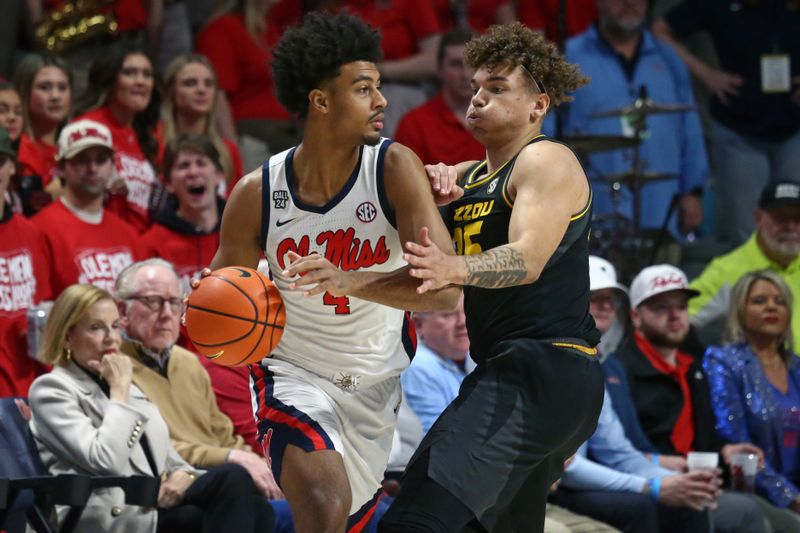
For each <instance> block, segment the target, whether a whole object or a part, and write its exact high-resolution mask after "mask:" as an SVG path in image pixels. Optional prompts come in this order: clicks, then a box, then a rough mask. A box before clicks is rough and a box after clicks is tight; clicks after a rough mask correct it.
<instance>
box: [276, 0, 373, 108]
mask: <svg viewBox="0 0 800 533" xmlns="http://www.w3.org/2000/svg"><path fill="white" fill-rule="evenodd" d="M380 40H381V38H380V34H379V33H378V32H377V31H375V30H374V29H373V28H371V27H370V26H368V25H367V24H365V23H364V22H362V21H361V20H360V19H358V18H356V17H354V16H352V15H348V14H346V13H342V14H338V15H330V14H325V13H321V12H315V13H309V14H308V15H306V17H305V18H304V19H303V23H302V24H301V25H299V26H295V27H292V28H289V29H288V30H286V33H284V35H283V37H282V38H281V40H280V41H279V42H278V45H277V47H276V48H275V51H274V52H273V56H274V59H273V61H272V78H273V80H274V81H275V89H276V93H277V96H278V100H279V101H280V102H281V104H283V106H284V107H285V108H286V109H288V110H289V111H290V112H292V113H297V114H298V115H300V116H301V117H304V116H306V114H307V113H308V93H309V92H310V91H312V90H314V89H318V88H320V86H321V85H322V84H323V83H324V82H326V81H328V80H330V79H333V78H335V77H336V76H338V75H339V68H340V67H341V66H342V65H345V64H347V63H352V62H353V61H371V62H373V63H377V62H378V61H380V60H381V46H380Z"/></svg>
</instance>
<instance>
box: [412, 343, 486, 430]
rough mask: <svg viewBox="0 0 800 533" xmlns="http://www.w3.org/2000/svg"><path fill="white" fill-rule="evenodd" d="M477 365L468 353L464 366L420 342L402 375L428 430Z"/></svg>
mask: <svg viewBox="0 0 800 533" xmlns="http://www.w3.org/2000/svg"><path fill="white" fill-rule="evenodd" d="M473 368H475V363H474V362H473V361H472V359H470V357H469V355H467V360H466V363H465V366H464V368H463V369H462V368H461V367H460V366H458V364H456V362H455V361H451V360H449V359H443V358H441V357H439V356H438V355H436V354H435V353H434V352H433V351H432V350H431V349H430V348H428V347H427V346H425V345H424V344H422V342H420V343H419V344H417V353H416V355H415V356H414V359H413V360H412V361H411V365H409V367H408V368H406V369H405V370H404V371H403V373H402V374H401V375H400V382H401V383H402V384H403V392H404V393H405V397H406V399H407V400H408V406H409V407H411V410H413V411H414V413H416V415H417V417H418V418H419V421H420V422H422V430H423V432H425V433H427V432H428V430H429V429H430V428H431V426H432V425H433V423H434V422H436V419H437V418H439V415H440V414H442V411H444V410H445V409H446V408H447V406H448V405H450V402H452V401H453V399H454V398H455V397H456V396H458V389H459V388H460V387H461V382H462V381H464V378H465V377H466V376H467V374H469V373H470V372H471V371H472V369H473Z"/></svg>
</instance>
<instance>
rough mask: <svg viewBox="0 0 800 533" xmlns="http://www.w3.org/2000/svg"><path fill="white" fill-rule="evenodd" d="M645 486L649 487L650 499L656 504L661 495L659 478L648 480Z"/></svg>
mask: <svg viewBox="0 0 800 533" xmlns="http://www.w3.org/2000/svg"><path fill="white" fill-rule="evenodd" d="M647 485H648V486H649V487H650V497H651V498H652V499H653V501H654V502H656V503H657V502H658V498H659V496H660V495H661V478H658V477H654V478H653V479H648V480H647Z"/></svg>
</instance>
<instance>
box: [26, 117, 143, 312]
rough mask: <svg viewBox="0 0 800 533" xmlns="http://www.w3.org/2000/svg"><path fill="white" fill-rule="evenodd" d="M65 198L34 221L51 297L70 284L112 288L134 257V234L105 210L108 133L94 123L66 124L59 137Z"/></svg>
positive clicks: (110, 161)
mask: <svg viewBox="0 0 800 533" xmlns="http://www.w3.org/2000/svg"><path fill="white" fill-rule="evenodd" d="M58 167H59V169H60V171H61V180H62V181H63V184H64V195H63V196H62V197H61V198H59V200H58V201H55V202H53V203H52V204H50V205H48V206H47V207H45V208H44V209H42V210H41V211H40V212H39V213H38V214H37V215H36V216H35V217H33V219H32V220H33V221H34V223H36V225H37V226H39V228H40V229H41V230H42V232H43V233H44V235H45V241H46V244H47V252H48V255H49V262H50V264H51V265H57V267H56V268H53V269H52V279H51V286H52V289H53V297H57V296H58V295H59V294H60V293H61V291H62V290H64V289H65V288H66V287H68V286H69V285H72V284H73V283H88V284H91V285H95V286H98V287H101V288H104V289H107V290H113V288H114V281H115V280H116V277H117V274H119V273H120V272H121V271H122V270H123V269H124V268H125V267H126V266H128V265H129V264H131V263H132V262H133V261H134V260H135V259H137V258H138V248H137V245H136V239H137V235H136V232H135V230H134V229H133V228H132V227H131V226H129V225H128V224H127V223H126V222H124V221H123V220H122V219H120V218H119V217H117V216H116V215H114V214H113V213H111V212H110V211H108V210H106V209H104V208H103V200H104V198H105V193H106V189H107V186H108V184H109V181H110V180H111V179H112V177H113V175H114V147H113V145H112V142H111V133H110V132H109V131H108V128H106V127H105V126H104V125H102V124H100V123H98V122H94V121H92V120H79V121H76V122H73V123H72V124H69V125H68V126H66V127H65V128H64V129H63V130H62V131H61V135H60V136H59V138H58Z"/></svg>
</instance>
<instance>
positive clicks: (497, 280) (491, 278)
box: [464, 246, 528, 289]
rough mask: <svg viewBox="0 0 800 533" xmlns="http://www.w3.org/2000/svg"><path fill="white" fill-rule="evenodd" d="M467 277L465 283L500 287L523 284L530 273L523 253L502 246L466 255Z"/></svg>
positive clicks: (488, 287) (490, 287) (487, 287)
mask: <svg viewBox="0 0 800 533" xmlns="http://www.w3.org/2000/svg"><path fill="white" fill-rule="evenodd" d="M464 261H465V262H466V265H467V278H466V281H465V282H464V285H472V286H475V287H484V288H486V289H500V288H503V287H513V286H515V285H519V284H521V283H522V282H523V281H524V280H525V277H526V276H527V274H528V271H527V269H526V268H525V259H524V258H523V257H522V253H521V252H519V251H518V250H516V249H514V248H511V247H509V246H500V247H498V248H493V249H491V250H487V251H486V252H483V253H481V254H476V255H467V256H464Z"/></svg>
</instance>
